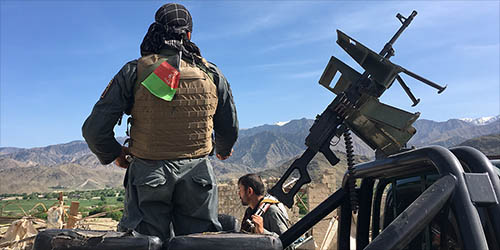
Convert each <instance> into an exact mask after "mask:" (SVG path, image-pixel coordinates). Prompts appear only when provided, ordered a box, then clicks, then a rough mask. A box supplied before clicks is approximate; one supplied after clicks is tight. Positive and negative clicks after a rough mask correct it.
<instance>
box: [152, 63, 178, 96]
mask: <svg viewBox="0 0 500 250" xmlns="http://www.w3.org/2000/svg"><path fill="white" fill-rule="evenodd" d="M153 73H155V74H156V75H157V76H158V77H159V78H160V79H161V80H162V81H163V82H165V83H166V84H167V85H168V86H170V87H171V88H173V89H177V88H178V87H179V77H180V74H179V71H177V69H176V68H174V67H172V65H170V64H169V63H168V62H167V61H164V62H163V63H161V64H160V66H158V68H156V69H155V71H153Z"/></svg>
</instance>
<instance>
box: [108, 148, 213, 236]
mask: <svg viewBox="0 0 500 250" xmlns="http://www.w3.org/2000/svg"><path fill="white" fill-rule="evenodd" d="M125 186H126V187H125V207H124V212H123V217H122V219H121V221H120V223H119V225H118V230H119V231H124V230H130V229H133V230H136V231H137V232H139V233H142V234H147V235H155V236H158V237H160V238H161V239H162V240H163V241H167V240H168V239H169V238H172V237H174V236H175V235H185V234H190V233H199V232H207V231H218V230H221V225H220V223H219V221H218V220H217V212H218V211H217V210H218V195H217V183H216V180H215V175H214V172H213V169H212V165H211V164H210V161H209V160H208V158H207V157H202V158H197V159H182V160H144V159H140V158H137V157H134V160H133V161H132V162H131V164H130V166H129V168H128V169H127V175H126V177H125ZM171 223H172V228H173V231H174V232H171ZM173 233H175V235H173Z"/></svg>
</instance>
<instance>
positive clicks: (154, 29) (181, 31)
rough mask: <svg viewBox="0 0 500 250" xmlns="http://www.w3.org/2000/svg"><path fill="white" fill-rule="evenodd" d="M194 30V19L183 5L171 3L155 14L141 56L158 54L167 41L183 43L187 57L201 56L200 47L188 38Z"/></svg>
mask: <svg viewBox="0 0 500 250" xmlns="http://www.w3.org/2000/svg"><path fill="white" fill-rule="evenodd" d="M192 30H193V19H192V17H191V14H190V13H189V11H188V10H187V9H186V7H184V6H183V5H180V4H176V3H169V4H165V5H163V6H161V7H160V8H159V9H158V10H157V11H156V14H155V22H153V23H152V24H151V25H150V26H149V29H148V32H147V33H146V36H144V40H143V41H142V44H141V55H142V56H145V55H149V54H155V53H158V52H159V51H160V50H161V49H162V48H164V47H165V43H166V41H181V40H182V47H184V48H182V50H183V51H184V50H187V51H186V52H187V55H189V54H190V53H194V54H196V55H200V50H199V49H198V47H197V46H196V45H195V44H194V43H193V42H191V41H189V39H188V38H187V32H191V31H192Z"/></svg>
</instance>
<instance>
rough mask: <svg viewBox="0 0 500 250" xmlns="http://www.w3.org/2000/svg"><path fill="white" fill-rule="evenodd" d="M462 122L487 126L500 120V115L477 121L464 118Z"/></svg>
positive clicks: (481, 118)
mask: <svg viewBox="0 0 500 250" xmlns="http://www.w3.org/2000/svg"><path fill="white" fill-rule="evenodd" d="M460 120H462V121H464V122H470V123H473V124H475V125H486V124H490V123H492V122H495V121H498V120H500V115H497V116H486V117H480V118H476V119H473V118H462V119H460Z"/></svg>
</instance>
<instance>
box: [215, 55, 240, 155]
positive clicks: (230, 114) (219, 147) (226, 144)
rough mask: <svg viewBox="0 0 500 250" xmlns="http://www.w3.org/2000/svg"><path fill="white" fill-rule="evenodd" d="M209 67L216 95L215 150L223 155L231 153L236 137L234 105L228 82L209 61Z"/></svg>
mask: <svg viewBox="0 0 500 250" xmlns="http://www.w3.org/2000/svg"><path fill="white" fill-rule="evenodd" d="M209 68H210V69H211V70H212V71H213V72H214V73H215V77H214V81H215V84H216V86H217V97H218V104H217V110H216V112H215V115H214V131H215V151H216V152H217V154H220V155H221V156H223V157H224V156H228V155H229V154H230V153H231V150H232V148H233V145H234V143H235V142H236V139H237V138H238V118H237V114H236V106H235V105H234V101H233V95H232V93H231V88H230V86H229V83H228V81H227V80H226V78H225V77H224V75H223V74H222V72H220V70H219V69H218V68H217V67H216V66H215V65H214V64H211V63H209Z"/></svg>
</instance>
